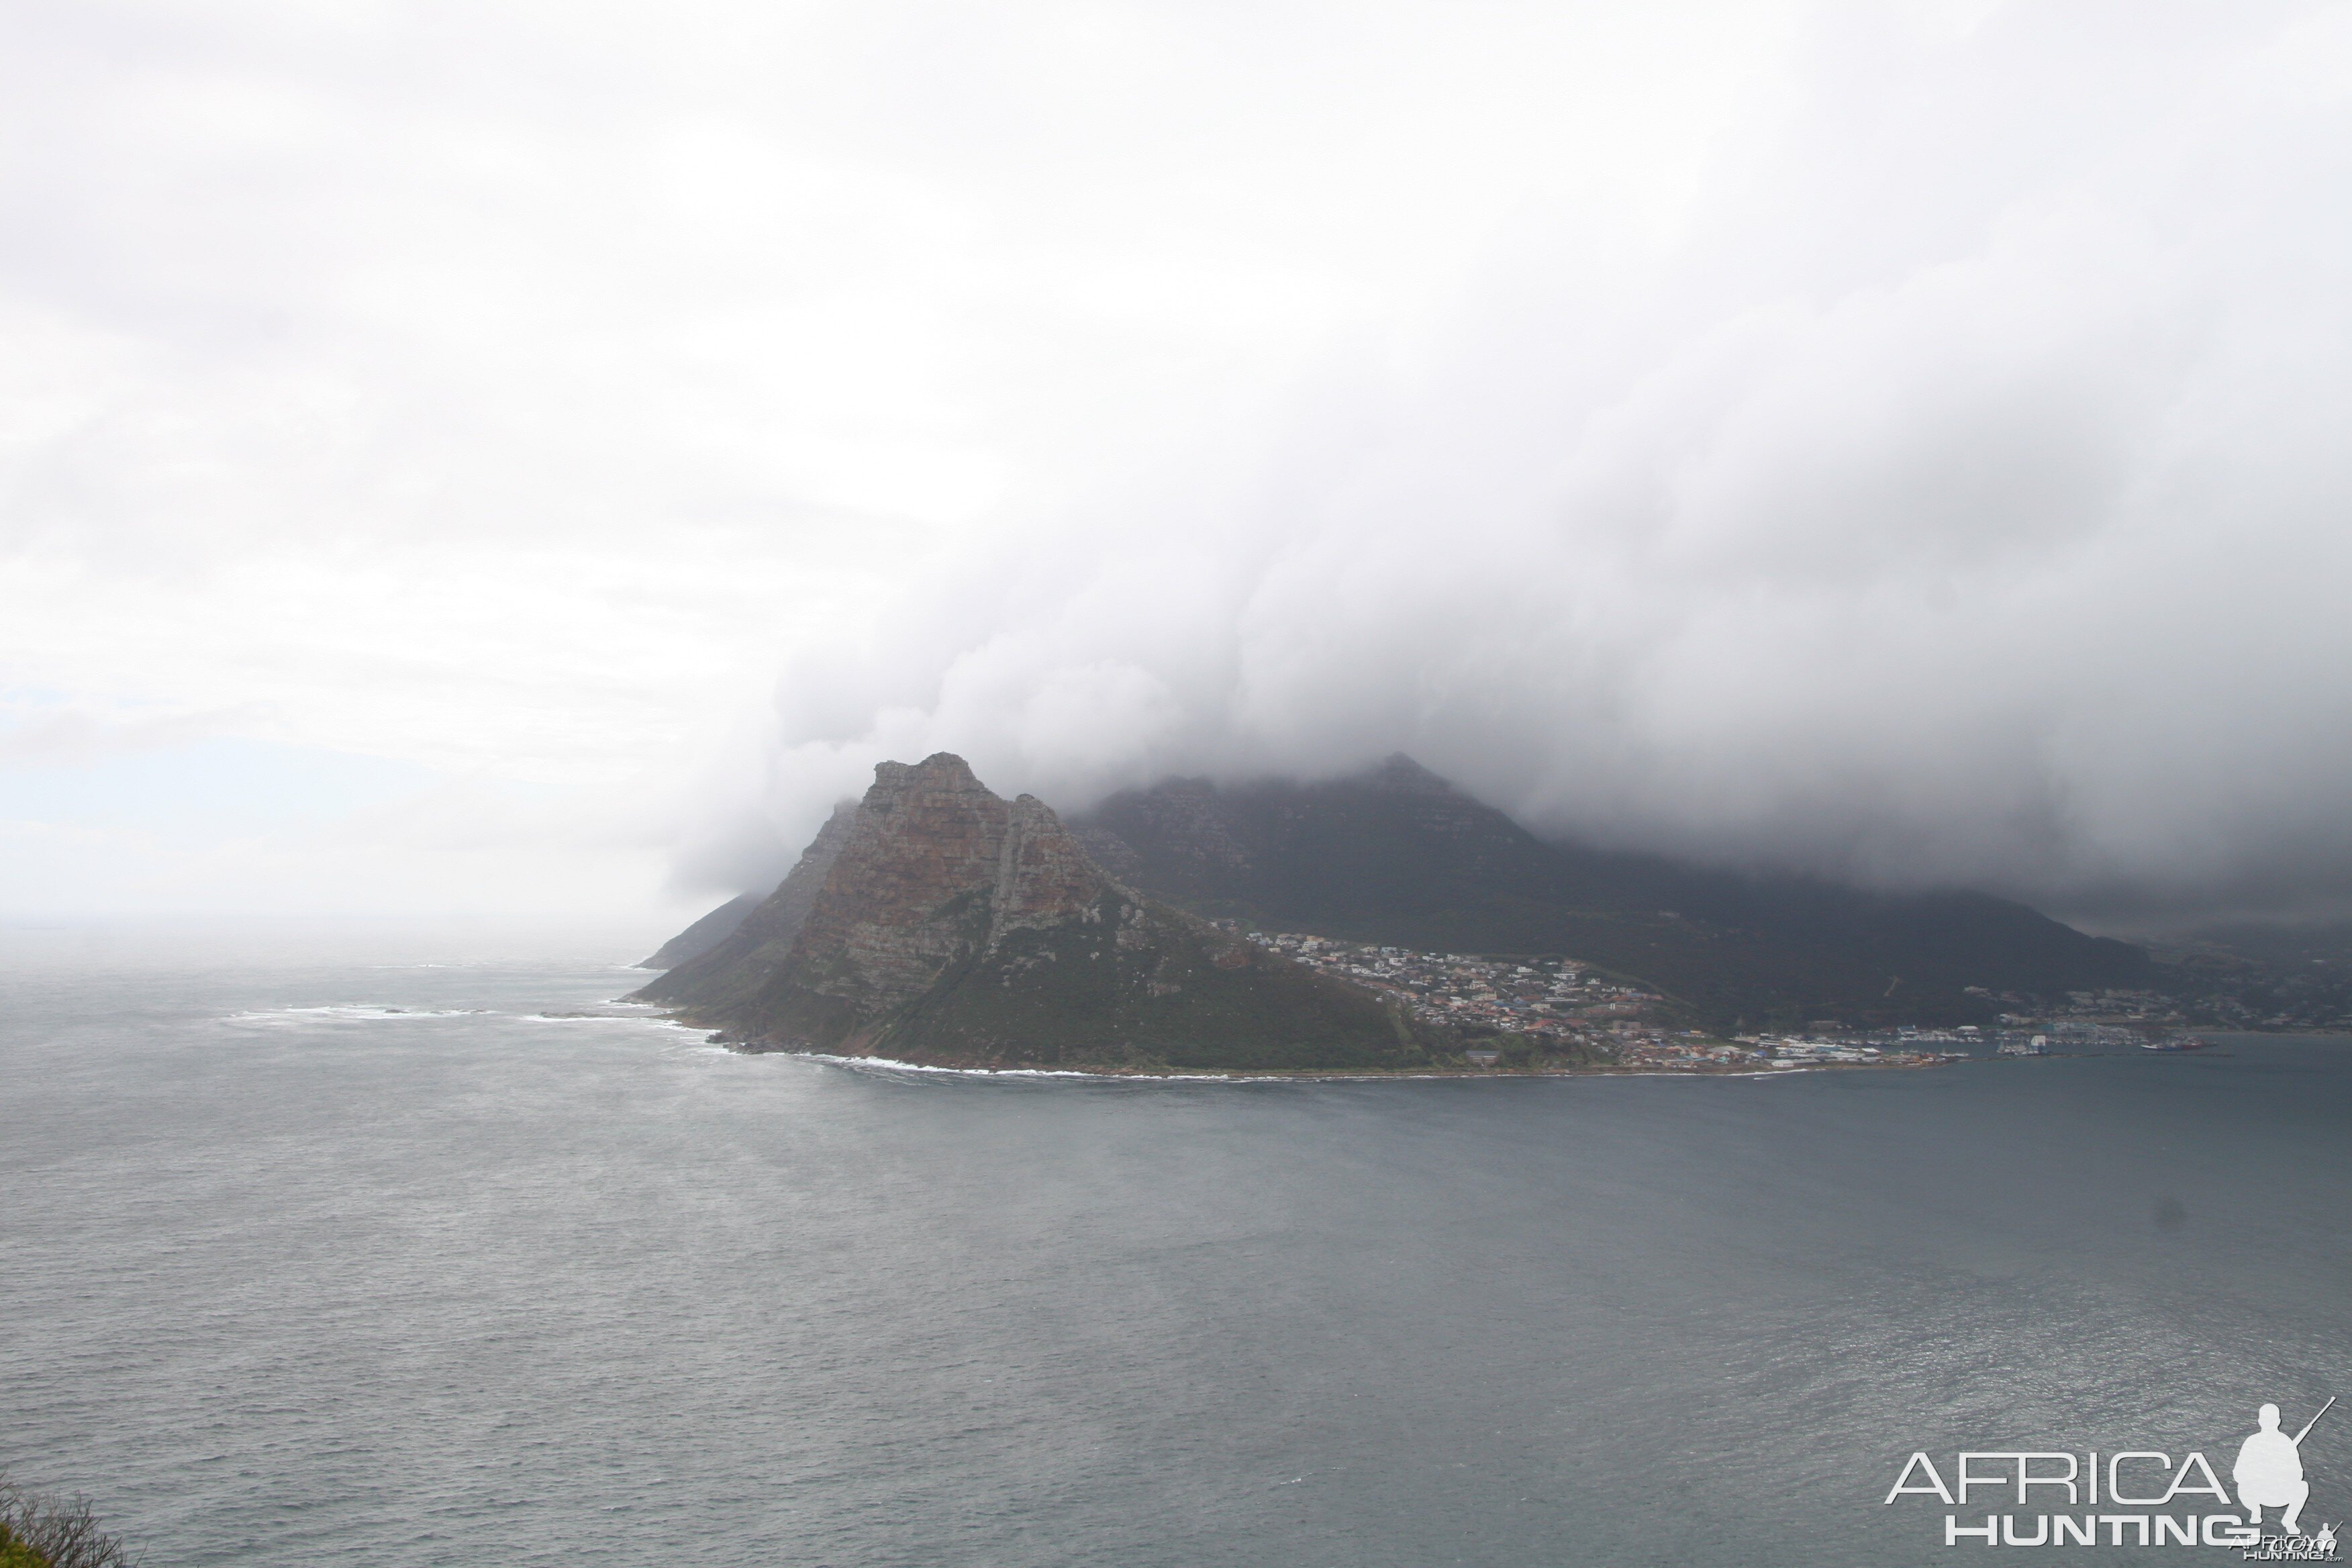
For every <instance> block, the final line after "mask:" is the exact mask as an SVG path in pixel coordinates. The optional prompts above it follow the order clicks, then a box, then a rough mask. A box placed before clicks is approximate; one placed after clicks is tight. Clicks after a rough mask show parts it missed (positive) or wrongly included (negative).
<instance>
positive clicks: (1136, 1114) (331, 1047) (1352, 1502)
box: [0, 953, 2352, 1568]
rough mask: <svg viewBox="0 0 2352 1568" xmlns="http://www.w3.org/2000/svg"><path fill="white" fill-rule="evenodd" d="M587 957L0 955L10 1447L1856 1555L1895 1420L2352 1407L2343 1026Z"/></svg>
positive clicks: (662, 1524)
mask: <svg viewBox="0 0 2352 1568" xmlns="http://www.w3.org/2000/svg"><path fill="white" fill-rule="evenodd" d="M613 956H615V955H614V954H609V953H606V954H594V955H591V956H590V957H587V958H576V957H575V958H572V959H550V960H533V961H529V962H525V961H520V960H507V961H501V962H496V963H487V962H486V963H451V964H449V965H447V966H443V967H425V966H370V965H363V964H353V963H315V964H310V965H309V966H303V965H299V964H294V963H278V964H274V965H269V966H250V965H246V966H241V965H238V964H236V963H220V962H211V963H203V964H193V963H192V964H184V965H180V966H176V967H174V966H171V965H147V966H143V967H142V966H134V965H129V964H108V963H100V962H76V963H70V964H67V963H30V962H27V963H18V964H16V966H15V967H13V968H11V969H9V970H8V971H7V972H6V973H5V974H4V975H0V985H5V1006H0V1464H5V1466H6V1467H7V1468H9V1470H10V1471H11V1472H12V1473H13V1474H14V1475H15V1476H16V1478H17V1479H20V1480H23V1481H26V1482H31V1483H35V1484H38V1485H43V1486H51V1487H57V1488H60V1489H80V1490H83V1491H86V1492H88V1493H89V1494H90V1495H91V1496H92V1497H93V1498H94V1499H95V1500H96V1501H97V1503H98V1505H99V1507H100V1510H101V1512H102V1513H103V1514H104V1515H105V1516H106V1517H107V1518H108V1519H109V1520H110V1521H113V1522H114V1523H115V1524H117V1525H118V1526H120V1527H121V1528H122V1529H123V1530H125V1531H127V1532H128V1533H130V1534H131V1535H132V1536H133V1537H134V1538H135V1539H136V1540H137V1541H138V1542H139V1543H141V1544H142V1546H143V1547H144V1549H145V1552H146V1560H147V1562H148V1563H149V1564H150V1568H198V1565H214V1564H222V1565H226V1564H237V1565H240V1568H298V1565H299V1568H311V1565H326V1564H360V1563H366V1564H369V1565H371V1568H376V1565H383V1564H410V1563H414V1564H427V1563H430V1564H436V1565H446V1564H501V1565H502V1564H518V1565H521V1564H577V1563H589V1562H597V1563H602V1562H606V1561H611V1562H615V1563H661V1564H665V1565H682V1564H710V1565H730V1568H731V1565H736V1564H752V1563H760V1564H766V1563H777V1564H809V1563H822V1564H831V1565H834V1568H864V1565H869V1564H871V1565H885V1564H887V1565H898V1564H953V1565H965V1564H971V1565H986V1564H1006V1565H1012V1564H1022V1565H1028V1564H1101V1565H1105V1568H1110V1565H1117V1568H1155V1565H1161V1564H1165V1565H1169V1568H1176V1565H1183V1568H1196V1565H1201V1564H1222V1563H1232V1564H1279V1565H1281V1568H1323V1565H1330V1568H1340V1565H1347V1568H1358V1565H1366V1564H1381V1565H1385V1564H1394V1565H1397V1568H1427V1565H1435V1564H1452V1563H1462V1564H1480V1565H1493V1568H1527V1565H1530V1564H1543V1563H1593V1564H1643V1563H1661V1564H1664V1563H1674V1564H1687V1563H1723V1564H1735V1563H1764V1564H1790V1565H1799V1564H1802V1565H1807V1568H1812V1565H1820V1564H1832V1565H1834V1564H1856V1565H1863V1564H1868V1565H1873V1568H1875V1565H1880V1564H1888V1563H1926V1562H1929V1561H1940V1560H1945V1559H1948V1558H1950V1556H1951V1553H1950V1552H1947V1551H1946V1549H1945V1548H1944V1547H1943V1544H1942V1535H1941V1528H1942V1516H1943V1514H1944V1512H1945V1511H1946V1510H1943V1509H1942V1508H1941V1507H1940V1505H1937V1504H1936V1503H1935V1502H1934V1500H1932V1499H1930V1500H1924V1501H1923V1500H1916V1499H1909V1498H1906V1499H1904V1500H1901V1501H1899V1502H1897V1503H1895V1504H1894V1505H1885V1504H1884V1503H1882V1501H1881V1500H1882V1499H1883V1498H1884V1496H1885V1493H1886V1492H1887V1490H1888V1489H1889V1488H1890V1487H1891V1486H1892V1485H1893V1484H1894V1480H1895V1474H1896V1472H1897V1470H1898V1468H1900V1466H1901V1465H1902V1463H1903V1461H1904V1460H1905V1458H1906V1457H1907V1456H1908V1455H1909V1454H1910V1453H1911V1452H1912V1451H1914V1450H1926V1451H1928V1452H1930V1453H1931V1454H1932V1455H1933V1456H1934V1457H1935V1458H1936V1459H1937V1464H1938V1465H1939V1466H1941V1467H1943V1468H1945V1469H1946V1471H1947V1472H1948V1470H1949V1468H1950V1466H1949V1462H1948V1461H1949V1457H1950V1456H1951V1455H1952V1454H1954V1453H1955V1452H1957V1451H1958V1450H1961V1449H1979V1450H2002V1449H2015V1448H2021V1447H2022V1448H2032V1449H2073V1450H2081V1449H2085V1448H2096V1449H2099V1450H2101V1451H2102V1452H2108V1453H2112V1452H2114V1451H2116V1450H2117V1449H2119V1448H2125V1447H2131V1448H2145V1449H2156V1450H2163V1451H2165V1452H2167V1453H2168V1455H2170V1456H2171V1457H2172V1458H2174V1459H2178V1458H2180V1457H2181V1456H2183V1455H2184V1454H2185V1453H2186V1452H2187V1451H2189V1450H2190V1449H2197V1450H2201V1451H2203V1452H2205V1453H2207V1454H2208V1456H2209V1458H2210V1459H2211V1460H2212V1462H2213V1463H2214V1465H2215V1466H2216V1468H2219V1469H2221V1471H2222V1473H2223V1475H2224V1477H2225V1478H2226V1475H2227V1469H2228V1460H2229V1459H2230V1458H2232V1457H2234V1455H2235V1452H2236V1447H2237V1444H2238V1442H2239V1440H2240V1439H2241V1438H2242V1436H2244V1435H2245V1434H2246V1433H2248V1432H2250V1431H2252V1410H2253V1406H2254V1405H2256V1404H2258V1403H2260V1402H2261V1401H2263V1400H2266V1399H2267V1400H2276V1401H2277V1402H2279V1403H2280V1404H2282V1405H2285V1406H2286V1408H2287V1414H2288V1419H2289V1422H2290V1425H2297V1424H2300V1421H2301V1420H2302V1419H2303V1418H2305V1416H2307V1415H2308V1414H2309V1412H2310V1411H2311V1410H2314V1409H2315V1408H2317V1406H2318V1404H2319V1402H2320V1401H2321V1400H2323V1399H2325V1398H2326V1396H2327V1395H2328V1394H2336V1393H2352V1292H2347V1285H2352V1256H2347V1241H2348V1240H2352V1217H2347V1196H2352V1139H2347V1136H2346V1131H2347V1113H2352V1042H2347V1041H2343V1040H2332V1039H2291V1040H2290V1039H2253V1038H2246V1039H2233V1040H2231V1041H2229V1042H2227V1044H2226V1047H2225V1049H2223V1050H2217V1051H2214V1052H2210V1053H2205V1054H2200V1055H2189V1056H2169V1057H2163V1056H2151V1055H2148V1054H2146V1053H2132V1054H2130V1055H2124V1056H2108V1057H2089V1058H2059V1059H2051V1060H2043V1061H2027V1062H1993V1061H1983V1062H1969V1063H1964V1064H1959V1065H1957V1066H1955V1067H1952V1068H1946V1069H1942V1070H1937V1071H1931V1072H1822V1073H1806V1074H1800V1075H1789V1076H1783V1077H1780V1078H1777V1079H1674V1078H1618V1079H1574V1080H1538V1081H1525V1080H1522V1081H1479V1082H1466V1081H1418V1082H1383V1083H1251V1084H1222V1083H1160V1084H1152V1083H1136V1082H1095V1081H1071V1080H1066V1079H1061V1080H1037V1079H992V1080H983V1079H968V1078H953V1077H942V1076H939V1075H904V1074H891V1073H887V1072H874V1071H866V1070H852V1069H846V1068H840V1067H835V1066H826V1065H823V1064H818V1063H813V1062H808V1061H802V1060H795V1059H791V1058H777V1057H765V1058H751V1057H740V1056H732V1055H729V1054H727V1053H725V1052H723V1051H720V1050H718V1049H715V1048H712V1047H709V1046H707V1045H705V1044H704V1043H703V1042H702V1041H701V1039H700V1038H699V1037H698V1036H696V1035H694V1034H692V1033H690V1032H688V1031H685V1030H682V1029H678V1028H675V1027H671V1026H664V1025H662V1024H659V1023H657V1022H655V1021H651V1020H647V1019H644V1018H626V1017H623V1018H609V1017H607V1018H550V1017H546V1016H542V1015H544V1014H547V1013H550V1012H562V1011H567V1010H572V1009H579V1008H583V1007H587V1006H590V1005H593V1004H595V1003H598V1002H601V1001H603V1000H604V999H607V998H610V997H613V996H614V995H616V994H618V993H619V992H620V991H622V990H623V989H625V987H626V986H628V985H629V984H632V982H633V976H632V975H631V974H630V973H626V972H624V971H622V970H620V969H618V968H616V967H614V965H613V964H612V963H609V962H608V960H609V959H610V958H611V957H613ZM2305 1455H2306V1463H2307V1467H2308V1468H2309V1471H2310V1474H2311V1476H2312V1479H2313V1486H2314V1496H2313V1501H2312V1504H2311V1506H2310V1509H2309V1510H2307V1513H2306V1524H2307V1525H2309V1524H2311V1523H2313V1522H2315V1521H2319V1520H2321V1519H2328V1520H2341V1519H2342V1518H2344V1517H2345V1516H2346V1515H2347V1513H2352V1415H2346V1414H2345V1411H2344V1409H2343V1407H2339V1408H2338V1410H2337V1411H2336V1413H2334V1414H2332V1415H2329V1417H2328V1418H2327V1419H2326V1420H2325V1421H2323V1422H2322V1423H2321V1425H2320V1426H2319V1427H2318V1428H2317V1429H2316V1430H2315V1432H2314V1434H2313V1436H2311V1438H2310V1439H2309V1440H2308V1441H2307V1443H2306V1444H2305ZM1984 1497H1985V1494H1983V1493H1981V1492H1980V1493H1979V1500H1978V1503H1977V1506H1975V1507H1972V1508H1970V1509H1969V1510H1962V1511H1963V1512H1964V1514H1966V1515H1967V1516H1969V1521H1970V1522H1974V1521H1977V1520H1979V1519H1980V1518H1981V1516H1982V1515H1983V1514H1984V1513H1985V1512H1986V1511H1988V1510H1989V1509H1999V1508H2001V1507H2003V1506H2004V1505H2003V1504H2002V1503H2001V1502H2000V1500H1999V1499H1998V1498H1995V1499H1994V1500H1992V1501H1991V1502H1990V1503H1987V1502H1985V1501H1984ZM2008 1506H2009V1509H2010V1511H2017V1510H2015V1509H2014V1506H2013V1505H2008ZM2047 1506H2048V1505H2047V1504H2046V1503H2045V1504H2043V1505H2042V1507H2044V1508H2046V1507H2047ZM2192 1506H2195V1505H2193V1504H2186V1503H2185V1504H2182V1505H2180V1507H2181V1508H2182V1509H2187V1508H2189V1507H2192ZM2205 1506H2206V1507H2208V1508H2210V1507H2213V1506H2217V1505H2213V1504H2210V1502H2209V1503H2207V1504H2206V1505H2205ZM2026 1522H2027V1523H2028V1527H2029V1528H2030V1520H2029V1521H2026ZM1969 1550H1971V1551H1973V1550H1975V1548H1973V1547H1971V1548H1969ZM2046 1555H2049V1556H2054V1557H2059V1558H2064V1559H2068V1560H2074V1559H2077V1558H2079V1559H2083V1560H2086V1561H2087V1560H2096V1561H2100V1562H2112V1563H2125V1562H2133V1561H2142V1560H2146V1561H2161V1562H2175V1561H2190V1560H2199V1559H2201V1560H2208V1561H2214V1562H2220V1561H2224V1560H2227V1561H2231V1562H2234V1561H2237V1560H2238V1558H2237V1554H2236V1553H2235V1552H2224V1551H2223V1550H2222V1549H2221V1548H2214V1547H2200V1548H2198V1549H2196V1550H2194V1551H2183V1550H2182V1549H2180V1548H2179V1547H2172V1548H2168V1549H2164V1550H2158V1549H2153V1548H2151V1549H2149V1550H2147V1551H2146V1552H2139V1551H2134V1550H2130V1549H2115V1548H2101V1549H2100V1550H2098V1551H2097V1552H2083V1551H2079V1550H2073V1549H2070V1550H2067V1551H2062V1552H2048V1553H2046Z"/></svg>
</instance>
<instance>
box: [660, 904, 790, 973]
mask: <svg viewBox="0 0 2352 1568" xmlns="http://www.w3.org/2000/svg"><path fill="white" fill-rule="evenodd" d="M760 904H761V900H760V899H759V898H758V897H757V896H755V895H753V894H751V893H739V894H737V895H736V896H735V897H733V898H731V899H730V900H727V901H726V902H725V903H723V904H721V905H719V907H718V908H717V909H715V910H711V911H710V912H709V914H707V915H705V916H703V917H702V918H701V919H700V920H698V921H695V922H694V923H693V924H692V925H690V926H688V927H687V928H686V929H685V930H684V931H680V932H678V933H677V935H676V936H674V937H672V938H670V939H669V940H668V941H667V942H664V943H662V944H661V950H660V951H659V952H656V953H655V954H654V955H653V956H652V957H651V958H648V959H646V960H643V961H642V962H640V963H638V964H637V967H638V968H639V969H676V968H677V966H678V965H679V964H681V963H686V962H687V961H688V959H693V958H700V957H701V956H702V955H703V954H704V953H706V952H709V951H710V950H711V949H712V948H714V947H717V946H718V945H719V943H720V942H725V941H726V940H727V939H728V938H729V937H730V936H733V935H734V934H735V932H736V930H737V929H738V928H739V927H740V926H741V925H742V923H743V921H745V920H746V919H747V918H748V917H749V916H750V915H751V911H752V910H756V909H758V908H759V907H760Z"/></svg>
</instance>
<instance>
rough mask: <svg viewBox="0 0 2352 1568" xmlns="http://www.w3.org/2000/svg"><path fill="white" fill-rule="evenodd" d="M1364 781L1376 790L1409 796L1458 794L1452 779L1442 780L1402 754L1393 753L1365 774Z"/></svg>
mask: <svg viewBox="0 0 2352 1568" xmlns="http://www.w3.org/2000/svg"><path fill="white" fill-rule="evenodd" d="M1363 778H1364V781H1365V782H1366V783H1368V784H1371V785H1373V786H1374V787H1375V788H1379V789H1385V790H1395V791H1398V792H1400V793H1402V794H1408V795H1454V794H1456V793H1458V792H1457V791H1456V790H1455V789H1454V784H1453V781H1451V780H1450V779H1444V778H1440V777H1439V776H1438V775H1437V774H1435V773H1431V772H1430V771H1429V770H1428V769H1427V768H1424V767H1423V766H1422V765H1421V764H1420V763H1417V762H1415V761H1413V760H1412V758H1411V757H1408V756H1406V755H1405V754H1404V753H1403V752H1390V753H1389V754H1388V755H1387V756H1386V757H1385V758H1383V759H1382V760H1381V763H1380V764H1379V765H1378V766H1376V767H1373V768H1371V769H1370V770H1368V771H1367V772H1366V773H1364V774H1363Z"/></svg>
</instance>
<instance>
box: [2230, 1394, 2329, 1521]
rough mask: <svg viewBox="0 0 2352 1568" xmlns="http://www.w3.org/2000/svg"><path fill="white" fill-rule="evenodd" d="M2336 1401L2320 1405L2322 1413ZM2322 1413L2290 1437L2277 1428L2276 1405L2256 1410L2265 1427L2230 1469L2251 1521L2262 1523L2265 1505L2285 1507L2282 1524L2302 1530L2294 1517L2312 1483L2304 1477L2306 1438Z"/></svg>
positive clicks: (2300, 1510)
mask: <svg viewBox="0 0 2352 1568" xmlns="http://www.w3.org/2000/svg"><path fill="white" fill-rule="evenodd" d="M2335 1404H2336V1401H2334V1400H2333V1399H2331V1400H2329V1401H2328V1402H2327V1403H2326V1405H2321V1406H2320V1407H2319V1415H2326V1414H2327V1412H2328V1411H2329V1410H2330V1409H2332V1408H2333V1407H2334V1406H2335ZM2319 1415H2315V1416H2313V1417H2312V1418H2311V1419H2310V1420H2308V1421H2306V1422H2305V1423H2304V1424H2303V1430H2302V1431H2300V1432H2297V1433H2296V1434H2295V1435H2294V1436H2292V1437H2290V1436H2286V1435H2285V1434H2284V1433H2283V1432H2281V1431H2280V1430H2279V1429H2278V1426H2279V1407H2278V1406H2277V1405H2263V1407H2262V1409H2261V1410H2260V1411H2258V1412H2256V1413H2255V1415H2254V1419H2255V1420H2256V1421H2257V1422H2259V1423H2261V1426H2262V1430H2260V1431H2258V1432H2256V1433H2255V1434H2254V1435H2253V1436H2251V1437H2249V1438H2247V1439H2246V1443H2245V1447H2242V1448H2240V1449H2239V1450H2238V1462H2237V1464H2236V1465H2234V1466H2232V1467H2231V1470H2230V1479H2231V1480H2233V1481H2235V1482H2237V1483H2238V1501H2239V1502H2240V1503H2241V1504H2242V1505H2243V1506H2244V1508H2245V1510H2246V1522H2247V1523H2248V1524H2253V1525H2259V1524H2261V1523H2262V1521H2263V1510H2264V1509H2266V1508H2283V1509H2284V1510H2286V1511H2285V1512H2284V1513H2283V1514H2281V1515H2279V1528H2280V1529H2282V1530H2284V1531H2286V1532H2287V1533H2288V1534H2289V1535H2301V1534H2302V1533H2303V1529H2302V1527H2301V1526H2300V1525H2298V1524H2296V1523H2295V1520H2296V1519H2297V1518H2299V1517H2300V1516H2301V1515H2302V1513H2303V1505H2304V1504H2305V1502H2306V1501H2308V1500H2310V1498H2311V1483H2310V1482H2309V1481H2306V1480H2305V1479H2303V1440H2304V1439H2305V1437H2308V1436H2311V1429H2312V1428H2313V1427H2314V1426H2318V1425H2319ZM2333 1533H2334V1532H2333V1531H2330V1534H2333Z"/></svg>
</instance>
